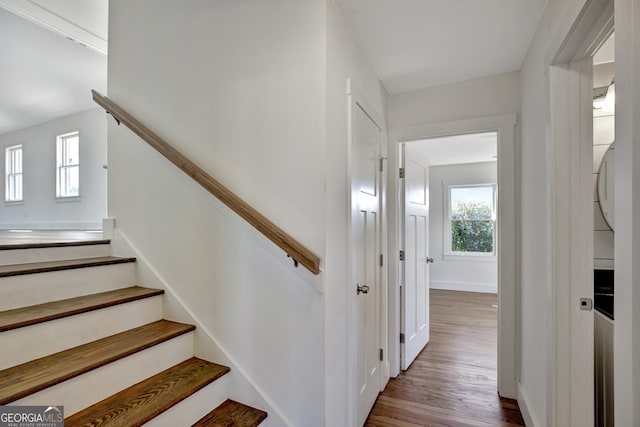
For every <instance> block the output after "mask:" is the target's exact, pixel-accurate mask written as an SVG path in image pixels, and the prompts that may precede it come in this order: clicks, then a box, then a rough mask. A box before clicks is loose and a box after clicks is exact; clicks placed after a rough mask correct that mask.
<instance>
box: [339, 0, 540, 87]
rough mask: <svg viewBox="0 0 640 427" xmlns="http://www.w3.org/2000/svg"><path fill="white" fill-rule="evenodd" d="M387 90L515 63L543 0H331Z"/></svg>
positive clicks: (498, 69)
mask: <svg viewBox="0 0 640 427" xmlns="http://www.w3.org/2000/svg"><path fill="white" fill-rule="evenodd" d="M336 2H337V3H338V4H339V5H340V7H341V8H342V10H343V12H344V13H345V15H346V16H347V18H348V20H349V21H350V23H351V25H352V27H353V28H354V32H355V35H356V37H357V38H358V39H359V42H360V45H361V47H362V48H363V50H364V52H365V54H366V56H367V58H368V59H369V62H370V63H371V65H372V66H373V68H374V70H375V71H376V72H377V73H378V76H379V77H380V79H381V80H382V83H383V84H384V86H385V88H386V90H387V91H388V92H389V93H398V92H407V91H412V90H417V89H421V88H425V87H430V86H438V85H442V84H446V83H451V82H456V81H463V80H470V79H473V78H478V77H484V76H489V75H494V74H500V73H504V72H508V71H514V70H518V69H520V66H521V64H522V61H523V59H524V56H525V54H526V51H527V49H528V47H529V44H530V43H531V40H532V38H533V35H534V33H535V30H536V27H537V25H538V21H539V20H540V18H541V16H542V13H543V11H544V8H545V6H546V3H547V0H482V1H478V0H444V1H443V0H393V1H392V0H336Z"/></svg>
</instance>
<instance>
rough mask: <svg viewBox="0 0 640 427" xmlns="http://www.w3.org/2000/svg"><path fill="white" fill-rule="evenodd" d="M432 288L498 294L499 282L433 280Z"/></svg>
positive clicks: (430, 285)
mask: <svg viewBox="0 0 640 427" xmlns="http://www.w3.org/2000/svg"><path fill="white" fill-rule="evenodd" d="M429 288H430V289H441V290H444V291H462V292H480V293H484V294H497V293H498V284H497V283H473V282H447V281H441V280H431V281H430V282H429Z"/></svg>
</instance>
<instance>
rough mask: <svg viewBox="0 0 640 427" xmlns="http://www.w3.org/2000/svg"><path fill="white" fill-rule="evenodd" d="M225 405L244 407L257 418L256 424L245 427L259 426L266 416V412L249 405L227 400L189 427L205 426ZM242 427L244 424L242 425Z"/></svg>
mask: <svg viewBox="0 0 640 427" xmlns="http://www.w3.org/2000/svg"><path fill="white" fill-rule="evenodd" d="M225 405H233V406H241V407H245V408H247V409H249V410H251V411H253V412H255V413H256V414H255V415H257V416H258V419H257V420H256V421H257V422H255V423H252V424H251V425H247V426H246V427H255V426H257V425H259V424H261V423H262V422H263V421H264V420H265V419H266V418H267V416H268V414H267V412H266V411H263V410H262V409H258V408H254V407H252V406H249V405H245V404H244V403H241V402H238V401H236V400H233V399H227V400H225V401H224V402H222V403H221V404H219V405H218V406H216V407H215V408H214V409H213V410H212V411H210V412H208V413H207V414H206V415H205V416H203V417H202V418H200V419H199V420H198V421H196V422H195V423H194V424H193V425H192V426H191V427H202V426H206V425H207V422H209V421H211V420H212V419H213V418H214V417H215V412H216V411H217V410H220V408H223V407H224V406H225ZM243 426H244V424H243Z"/></svg>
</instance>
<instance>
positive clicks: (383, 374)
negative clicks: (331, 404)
mask: <svg viewBox="0 0 640 427" xmlns="http://www.w3.org/2000/svg"><path fill="white" fill-rule="evenodd" d="M346 94H347V104H348V105H347V116H348V117H347V134H348V142H347V144H348V145H347V147H348V148H347V155H348V162H347V167H348V178H349V189H348V191H349V195H348V197H349V204H348V209H349V211H348V213H347V215H348V237H347V245H348V246H347V248H348V251H347V253H348V254H349V255H348V258H349V259H348V263H347V269H348V286H349V287H351V286H352V288H350V289H347V290H346V291H347V343H346V344H347V355H348V360H349V363H348V365H347V366H348V372H347V375H348V380H347V384H348V394H347V396H348V400H349V402H348V411H349V413H348V414H347V417H348V419H349V420H350V424H352V425H353V424H355V421H354V420H357V411H358V400H357V399H358V390H357V372H358V370H357V368H358V366H357V363H358V360H357V354H358V351H357V348H356V343H357V337H358V331H357V323H356V322H357V319H356V315H357V298H358V297H357V295H356V292H355V290H356V283H355V281H354V274H355V273H354V272H353V268H352V265H353V254H352V251H351V248H352V247H353V220H352V209H353V193H352V191H351V185H352V181H353V177H352V166H351V165H352V140H353V135H352V134H353V130H352V125H353V115H354V112H355V109H357V108H361V109H362V110H363V111H364V112H365V114H366V115H368V116H369V118H370V119H371V120H372V121H373V122H374V123H375V124H376V125H377V126H378V128H380V132H381V135H382V146H381V147H380V155H381V159H380V166H381V167H380V168H379V172H378V173H379V177H378V179H379V183H380V192H381V195H380V198H381V200H380V215H381V216H380V233H381V235H380V251H381V252H382V254H381V255H382V259H383V263H382V265H381V266H380V271H379V277H380V301H379V304H380V305H379V312H380V318H379V322H380V327H379V331H380V336H379V342H380V346H381V348H382V352H383V358H382V359H383V360H381V361H380V369H379V372H380V391H382V390H383V389H384V387H385V386H386V384H387V382H388V381H389V367H390V365H389V352H388V345H387V343H388V341H389V339H388V327H387V325H388V324H389V321H388V312H389V310H388V307H389V304H388V295H389V289H388V268H389V267H388V266H389V262H387V260H388V259H389V257H388V253H387V246H388V229H389V227H388V220H387V212H388V211H387V209H388V207H387V189H388V187H387V169H388V168H387V151H388V150H387V147H388V143H387V129H386V122H385V121H384V120H383V117H384V116H382V115H381V114H380V113H379V112H378V111H377V110H376V109H375V108H374V107H373V104H372V103H370V102H369V101H368V100H367V98H366V97H365V96H364V92H363V91H362V90H361V89H360V88H359V86H358V85H357V83H356V82H354V81H353V79H351V78H349V79H347V92H346Z"/></svg>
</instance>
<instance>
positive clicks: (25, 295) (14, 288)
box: [0, 262, 136, 311]
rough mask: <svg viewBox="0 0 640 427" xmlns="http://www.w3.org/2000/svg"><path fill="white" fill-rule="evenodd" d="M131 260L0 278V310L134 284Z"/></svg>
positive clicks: (133, 270)
mask: <svg viewBox="0 0 640 427" xmlns="http://www.w3.org/2000/svg"><path fill="white" fill-rule="evenodd" d="M135 280H136V279H135V263H133V262H127V263H123V264H113V265H102V266H98V267H85V268H74V269H70V270H61V271H48V272H45V273H36V274H22V275H19V276H9V277H2V278H0V311H2V310H10V309H13V308H20V307H27V306H30V305H36V304H44V303H47V302H51V301H57V300H62V299H67V298H73V297H78V296H83V295H89V294H94V293H97V292H105V291H111V290H114V289H121V288H126V287H129V286H132V285H133V284H134V283H135Z"/></svg>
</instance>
